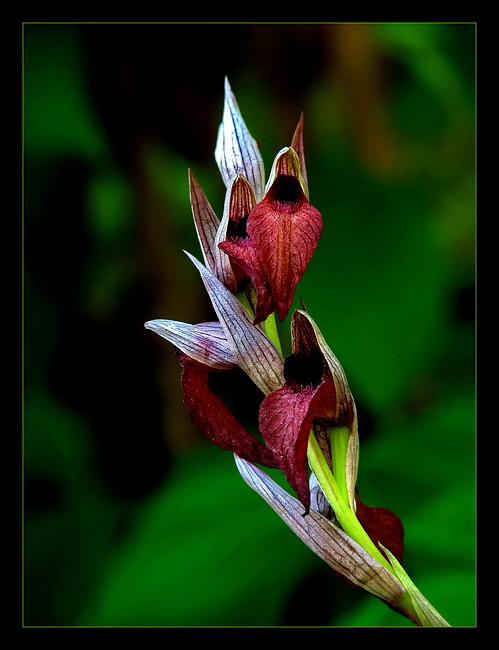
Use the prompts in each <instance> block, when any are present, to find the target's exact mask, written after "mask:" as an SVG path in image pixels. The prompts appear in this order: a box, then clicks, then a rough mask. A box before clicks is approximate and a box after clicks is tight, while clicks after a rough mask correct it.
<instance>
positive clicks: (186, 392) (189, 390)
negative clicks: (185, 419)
mask: <svg viewBox="0 0 499 650" xmlns="http://www.w3.org/2000/svg"><path fill="white" fill-rule="evenodd" d="M178 356H179V359H180V363H181V365H182V379H181V384H182V392H183V396H184V404H185V407H186V409H187V412H188V414H189V417H190V419H191V420H192V422H193V424H194V425H195V426H196V427H197V428H198V429H199V430H200V431H201V432H202V433H204V435H205V436H206V437H207V438H208V439H209V440H210V442H212V443H213V444H215V445H217V446H218V447H221V448H222V449H224V450H229V451H232V452H234V453H235V454H237V455H238V456H240V457H241V458H244V459H245V460H248V461H249V462H251V463H259V464H261V465H264V466H265V467H271V468H277V467H278V463H277V461H276V459H275V458H274V456H273V454H272V452H271V451H270V449H267V447H265V445H263V444H262V443H261V442H260V441H259V440H257V439H256V438H254V437H253V436H252V435H251V434H250V433H248V432H247V431H246V429H244V428H243V427H242V426H241V425H240V424H239V422H238V421H237V420H236V419H235V418H234V416H233V415H232V414H231V413H230V411H229V410H228V409H227V407H226V406H225V404H224V403H223V402H222V400H221V399H219V398H218V397H217V396H216V395H215V394H214V393H212V392H211V391H210V389H209V386H208V376H209V373H210V372H211V371H212V369H211V368H208V366H205V365H203V364H202V363H199V362H197V361H194V360H193V359H191V358H190V357H188V356H187V355H185V354H183V353H182V352H178Z"/></svg>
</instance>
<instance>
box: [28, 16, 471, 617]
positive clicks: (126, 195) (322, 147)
mask: <svg viewBox="0 0 499 650" xmlns="http://www.w3.org/2000/svg"><path fill="white" fill-rule="evenodd" d="M475 35H476V34H475V26H474V25H473V24H424V23H414V24H411V23H408V24H404V23H387V24H374V23H367V24H281V25H278V24H201V25H196V24H159V23H158V24H25V25H24V26H23V57H24V58H23V69H24V122H23V126H24V188H25V208H24V349H25V391H24V419H25V423H24V479H25V482H24V593H23V602H24V624H25V625H26V626H80V627H81V626H84V627H86V626H106V627H108V626H120V627H122V626H181V627H189V626H291V625H299V626H345V627H350V626H406V625H407V626H411V624H410V623H409V622H408V621H406V620H405V619H404V618H402V617H401V616H399V615H397V614H395V613H394V612H392V611H391V610H389V609H388V608H386V607H385V606H384V605H383V604H382V603H381V602H379V601H377V600H376V599H374V598H373V597H371V596H369V595H367V594H365V593H363V592H357V591H355V590H353V589H351V588H350V587H349V586H348V585H346V584H344V583H343V581H341V580H339V579H337V578H336V577H335V576H334V575H333V574H332V572H331V570H330V569H329V568H328V567H327V566H325V565H324V564H323V563H322V562H321V561H320V560H319V559H318V558H316V557H315V556H314V555H313V554H312V553H311V552H310V551H309V550H308V549H307V548H306V547H305V546H304V545H303V544H302V543H301V542H300V541H299V540H298V539H297V538H295V537H294V535H293V534H292V532H291V531H290V530H289V529H288V528H287V527H286V526H285V525H284V524H283V523H282V522H281V520H280V519H279V518H278V517H277V516H276V515H274V513H273V512H272V511H271V510H270V509H269V508H268V507H267V506H266V505H265V503H264V502H263V501H262V500H261V499H260V497H258V495H256V494H255V493H254V492H253V491H251V490H250V489H249V488H247V486H246V485H245V484H244V483H243V481H242V479H241V478H240V476H239V474H238V472H237V470H236V468H235V465H234V461H233V458H232V456H231V454H228V453H223V452H222V451H220V450H219V449H218V448H216V447H214V446H212V445H210V443H209V442H208V441H206V440H205V439H204V438H203V436H202V435H201V434H199V433H198V432H197V431H196V430H194V429H193V427H192V426H191V424H190V422H189V420H188V418H187V416H186V413H185V412H184V409H183V406H182V399H181V393H180V388H179V367H178V363H177V359H176V356H175V353H174V350H173V348H172V347H171V346H170V345H169V344H168V343H167V342H166V341H164V340H162V339H160V338H159V337H157V336H156V335H155V334H153V333H152V332H150V331H146V330H145V329H144V327H143V323H144V322H145V321H146V320H149V319H152V318H170V319H175V320H181V321H186V322H200V321H204V320H210V319H212V317H213V315H212V311H211V306H210V304H209V302H208V300H207V298H206V296H205V295H204V293H203V289H202V283H201V282H200V279H199V276H198V274H197V272H196V271H195V269H194V268H193V266H192V264H191V263H190V262H189V260H188V259H187V257H186V256H185V255H184V253H183V252H182V249H185V250H188V251H190V252H192V253H193V254H194V255H196V256H197V257H198V258H200V257H201V253H200V250H199V246H198V243H197V240H196V238H195V233H194V228H193V224H192V217H191V211H190V206H189V201H188V183H187V169H188V168H189V167H190V168H191V169H192V170H193V172H194V174H195V175H196V177H197V178H198V180H199V182H200V184H201V186H202V187H203V189H204V190H205V192H206V194H207V196H208V198H209V200H210V202H211V204H212V206H213V207H214V208H215V211H216V212H217V213H218V214H219V216H221V211H222V206H223V197H224V187H223V185H222V181H221V178H220V176H219V172H218V169H217V167H216V163H215V160H214V156H213V150H214V147H215V141H216V135H217V128H218V124H219V122H220V120H221V115H222V108H223V80H224V76H225V75H227V76H228V78H229V81H230V83H231V86H232V89H233V91H234V93H235V95H236V97H237V100H238V103H239V106H240V108H241V111H242V113H243V116H244V118H245V120H246V123H247V125H248V127H249V129H250V131H251V133H252V135H253V136H254V137H255V138H256V139H257V140H258V142H259V143H260V146H261V151H262V156H263V159H264V162H265V166H266V170H267V172H268V171H269V170H270V167H271V164H272V161H273V158H274V156H275V155H276V153H277V152H278V151H279V149H281V147H283V146H286V145H289V144H290V141H291V137H292V134H293V131H294V128H295V126H296V124H297V122H298V119H299V117H300V113H301V111H303V112H304V114H305V151H306V158H307V171H308V177H309V184H310V194H311V202H312V204H313V205H315V206H316V207H317V208H318V209H319V210H320V211H321V212H322V214H323V217H324V226H325V227H324V233H323V236H322V239H321V241H320V244H319V247H318V249H317V251H316V254H315V257H314V258H313V260H312V262H311V263H310V266H309V268H308V270H307V272H306V274H305V276H304V278H303V280H302V282H301V283H300V285H299V287H298V291H297V293H296V296H295V298H296V304H297V305H298V299H299V298H300V297H301V298H302V299H303V300H304V302H305V304H306V305H307V309H308V310H309V312H310V313H311V315H312V316H313V318H314V319H315V320H316V322H317V323H318V325H319V327H320V328H321V330H322V332H323V334H324V335H325V337H326V339H327V341H328V343H329V345H330V347H331V348H332V349H333V351H334V352H335V354H336V355H337V356H338V358H339V359H340V361H341V363H342V365H343V367H344V369H345V371H346V374H347V377H348V379H349V383H350V387H351V389H352V391H353V394H354V397H355V400H356V403H357V407H358V410H359V414H360V415H359V417H360V438H361V455H360V473H359V482H358V487H359V491H360V494H361V496H362V499H363V501H364V502H365V503H366V504H368V505H370V506H378V507H385V508H390V509H391V510H393V511H394V512H395V513H396V514H397V515H398V516H399V517H400V518H401V519H402V520H403V522H404V527H405V543H406V550H405V559H404V566H405V568H406V570H407V571H408V573H409V575H410V576H411V577H412V579H413V580H414V582H415V583H416V584H417V586H418V587H419V589H420V590H421V591H422V592H423V593H424V595H425V596H426V597H427V598H428V599H429V600H430V602H431V603H432V604H433V605H434V606H435V607H437V609H439V611H440V612H441V614H442V615H443V616H444V617H446V618H447V619H448V621H449V622H450V623H451V624H452V625H455V626H474V625H475V624H476V620H475V440H474V438H475V384H474V372H475V365H474V363H475V362H474V355H475V349H474V284H475V275H474V274H475V239H474V238H475ZM288 329H289V317H288V320H287V321H286V322H285V323H284V324H283V327H282V337H283V340H284V341H285V343H286V342H287V341H288V340H289V335H288ZM235 386H236V389H235V390H236V394H237V391H238V390H239V391H241V392H243V393H244V392H245V388H246V385H245V383H244V381H241V383H240V384H236V385H235ZM251 405H252V406H254V403H253V402H251ZM241 417H243V418H244V417H246V416H245V415H244V414H243V415H242V416H241ZM248 418H249V415H248ZM248 426H249V425H248Z"/></svg>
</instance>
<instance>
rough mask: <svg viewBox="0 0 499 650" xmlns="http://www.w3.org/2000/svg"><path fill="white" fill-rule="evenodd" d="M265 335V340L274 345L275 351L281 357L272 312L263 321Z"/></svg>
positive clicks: (279, 342)
mask: <svg viewBox="0 0 499 650" xmlns="http://www.w3.org/2000/svg"><path fill="white" fill-rule="evenodd" d="M265 334H266V335H267V338H268V339H269V340H270V341H271V342H272V343H273V344H274V346H275V348H276V350H277V351H278V352H279V354H280V355H281V357H282V348H281V341H280V339H279V332H278V330H277V323H276V320H275V312H272V313H271V314H270V316H268V318H267V320H266V321H265Z"/></svg>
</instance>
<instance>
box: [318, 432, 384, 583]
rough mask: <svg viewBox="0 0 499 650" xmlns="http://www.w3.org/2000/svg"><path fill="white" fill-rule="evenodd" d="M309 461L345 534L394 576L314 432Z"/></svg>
mask: <svg viewBox="0 0 499 650" xmlns="http://www.w3.org/2000/svg"><path fill="white" fill-rule="evenodd" d="M308 461H309V463H310V467H311V469H312V471H313V472H314V474H315V476H316V478H317V480H318V481H319V485H320V486H321V488H322V491H323V492H324V495H325V496H326V499H327V500H328V502H329V503H330V505H331V507H332V509H333V510H334V514H335V515H336V518H337V519H338V522H339V524H340V526H341V527H342V528H343V530H344V531H345V533H346V534H347V535H350V537H351V538H352V539H353V540H354V541H356V542H357V543H358V544H360V546H362V548H363V549H364V550H366V551H367V552H368V553H369V555H370V556H371V557H372V558H373V559H375V560H376V561H377V562H379V563H380V564H381V565H382V566H383V567H385V569H386V570H387V571H389V572H390V573H392V574H393V569H392V567H391V566H390V563H389V562H388V561H387V560H386V559H385V557H384V556H383V555H382V553H381V551H380V550H379V549H378V548H377V547H376V546H375V545H374V543H373V541H372V540H371V538H370V537H369V535H368V534H367V533H366V531H365V530H364V529H363V528H362V526H361V524H360V522H359V520H358V519H357V517H356V515H355V513H354V512H353V510H351V508H350V506H349V504H348V496H347V497H346V498H345V496H344V494H343V491H342V489H340V488H339V486H338V483H337V481H336V479H335V477H334V476H333V474H332V473H331V470H330V469H329V466H328V464H327V462H326V459H325V458H324V455H323V453H322V451H321V448H320V447H319V443H318V442H317V440H316V438H315V435H314V434H313V432H312V433H311V435H310V438H309V441H308Z"/></svg>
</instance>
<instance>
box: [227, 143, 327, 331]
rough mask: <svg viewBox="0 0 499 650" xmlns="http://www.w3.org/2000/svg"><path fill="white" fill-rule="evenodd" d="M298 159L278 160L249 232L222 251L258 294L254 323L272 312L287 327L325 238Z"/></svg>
mask: <svg viewBox="0 0 499 650" xmlns="http://www.w3.org/2000/svg"><path fill="white" fill-rule="evenodd" d="M307 192H308V190H307V186H306V182H305V180H304V178H303V176H302V173H301V163H300V156H299V154H298V153H297V152H296V151H295V150H294V149H293V148H292V147H289V148H286V149H283V150H282V151H281V152H280V153H279V154H278V156H277V158H276V160H275V162H274V165H273V169H272V174H271V176H270V179H269V183H268V185H267V190H266V193H265V196H264V198H263V200H262V201H260V203H258V204H257V205H256V206H255V207H254V208H253V209H252V210H251V212H250V213H249V215H248V218H247V221H246V228H245V230H242V229H241V228H240V230H239V232H238V233H237V234H236V235H232V236H231V234H230V233H229V232H228V233H227V238H226V239H225V241H222V242H221V243H220V244H219V248H220V249H221V250H222V251H223V252H224V253H226V254H227V255H228V256H229V258H230V260H231V261H232V262H233V263H234V264H236V265H237V266H238V267H240V268H241V269H243V270H244V272H245V273H246V274H247V275H248V277H249V278H250V280H251V282H252V283H253V286H254V287H255V289H256V291H257V298H258V300H257V304H256V311H255V319H254V322H255V323H259V322H261V321H264V320H265V319H266V318H267V317H268V316H269V315H270V314H271V313H272V312H273V311H276V312H277V316H278V318H279V320H281V321H283V320H284V319H285V318H286V316H287V314H288V312H289V309H290V308H291V305H292V303H293V297H294V293H295V289H296V286H297V284H298V282H299V281H300V280H301V278H302V276H303V274H304V272H305V269H306V267H307V265H308V263H309V262H310V260H311V258H312V255H313V253H314V250H315V248H316V246H317V243H318V241H319V238H320V236H321V232H322V216H321V214H320V212H319V211H318V210H317V209H316V208H314V207H313V206H312V205H311V204H310V203H309V201H308V197H307Z"/></svg>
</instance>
